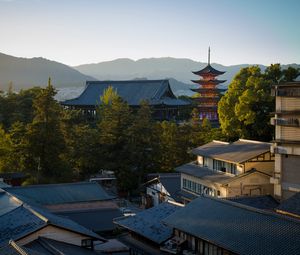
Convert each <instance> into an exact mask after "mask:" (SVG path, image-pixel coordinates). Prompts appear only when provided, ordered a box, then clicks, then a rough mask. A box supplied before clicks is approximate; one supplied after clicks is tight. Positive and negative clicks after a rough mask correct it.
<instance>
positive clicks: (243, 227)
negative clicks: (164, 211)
mask: <svg viewBox="0 0 300 255" xmlns="http://www.w3.org/2000/svg"><path fill="white" fill-rule="evenodd" d="M164 222H165V223H167V224H168V225H169V226H171V227H174V228H176V229H179V230H182V231H184V232H186V233H189V234H191V235H194V236H196V237H198V238H200V239H203V240H207V241H209V242H211V243H214V244H216V245H218V246H220V247H223V248H225V249H227V250H230V251H232V252H234V253H237V254H251V255H268V254H272V255H282V254H289V255H296V254H299V251H300V221H299V220H294V219H291V218H288V217H284V216H280V215H278V214H275V213H271V212H266V211H263V210H259V209H255V208H253V207H249V206H245V205H241V204H238V203H234V202H231V201H226V200H221V199H216V198H211V197H199V198H197V199H195V200H193V201H192V202H191V203H189V204H188V205H187V206H186V207H184V208H182V209H181V210H178V211H176V212H175V213H173V214H172V215H170V216H169V217H167V218H166V219H165V220H164Z"/></svg>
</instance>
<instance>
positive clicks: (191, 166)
mask: <svg viewBox="0 0 300 255" xmlns="http://www.w3.org/2000/svg"><path fill="white" fill-rule="evenodd" d="M175 171H176V172H180V173H184V174H188V175H191V176H195V177H199V178H201V179H203V180H206V181H209V182H213V183H220V184H222V183H223V182H226V181H230V180H231V179H232V178H234V175H232V174H229V173H224V172H220V171H213V170H211V169H209V168H207V167H201V166H199V165H197V164H195V163H193V162H191V163H187V164H185V165H182V166H179V167H177V168H176V169H175Z"/></svg>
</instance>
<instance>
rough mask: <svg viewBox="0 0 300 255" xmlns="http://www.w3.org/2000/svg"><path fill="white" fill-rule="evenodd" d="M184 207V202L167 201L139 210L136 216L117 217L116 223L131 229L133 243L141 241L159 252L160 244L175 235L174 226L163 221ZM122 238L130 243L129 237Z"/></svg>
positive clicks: (154, 251) (155, 251)
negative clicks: (171, 226)
mask: <svg viewBox="0 0 300 255" xmlns="http://www.w3.org/2000/svg"><path fill="white" fill-rule="evenodd" d="M182 207H183V205H182V204H179V203H176V202H172V201H167V202H163V203H161V204H159V205H157V206H154V207H151V208H149V209H146V210H144V211H142V212H139V213H137V214H136V215H135V216H128V217H120V218H116V219H115V220H114V223H115V224H117V225H118V226H119V227H121V228H124V229H127V230H128V231H129V233H130V235H131V237H132V238H134V241H131V243H133V244H134V243H136V242H138V241H141V242H142V243H143V244H144V245H146V244H148V245H149V246H148V248H147V249H148V250H150V249H153V254H154V253H159V247H160V244H162V243H163V242H165V241H166V240H168V239H169V238H171V237H172V235H173V231H172V228H170V227H169V226H166V225H165V224H163V222H162V221H163V220H164V219H165V218H167V217H168V216H169V215H171V214H173V213H174V212H176V211H177V210H180V209H181V208H182ZM121 240H122V242H124V243H125V244H127V245H128V243H127V242H128V238H127V239H126V240H124V239H121ZM126 241H127V242H126ZM145 251H147V250H145Z"/></svg>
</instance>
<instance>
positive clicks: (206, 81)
mask: <svg viewBox="0 0 300 255" xmlns="http://www.w3.org/2000/svg"><path fill="white" fill-rule="evenodd" d="M193 73H194V74H196V75H199V76H201V77H202V79H201V78H200V79H199V80H192V82H194V83H196V84H198V85H199V87H198V88H196V89H191V90H192V91H194V92H197V94H196V96H195V97H194V101H195V103H196V105H197V109H198V111H199V118H200V120H203V119H204V118H207V119H209V120H210V122H211V123H212V124H218V102H219V100H220V94H221V92H223V91H225V89H220V88H217V86H218V85H219V84H221V83H223V82H225V81H226V80H218V79H216V77H217V76H219V75H222V74H224V73H225V72H221V71H218V70H216V69H214V68H213V67H212V66H211V65H210V48H209V49H208V64H207V66H206V67H205V68H203V69H201V70H200V71H197V72H193Z"/></svg>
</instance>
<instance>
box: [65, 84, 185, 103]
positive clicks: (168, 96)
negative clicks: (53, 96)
mask: <svg viewBox="0 0 300 255" xmlns="http://www.w3.org/2000/svg"><path fill="white" fill-rule="evenodd" d="M109 86H111V87H113V88H114V89H115V90H116V91H117V93H118V95H119V96H120V97H121V98H123V100H125V101H126V102H127V103H128V104H129V105H130V106H138V105H140V103H141V101H143V100H145V101H148V102H149V104H150V105H161V104H165V105H189V104H190V103H189V102H187V101H185V100H181V99H177V98H176V97H175V95H174V94H173V92H172V90H171V88H170V84H169V81H168V80H130V81H87V82H86V88H85V90H84V91H83V93H82V94H81V95H80V96H79V97H77V98H74V99H70V100H66V101H64V102H62V104H63V105H89V106H93V105H97V104H99V103H100V96H102V95H103V92H104V90H106V89H107V88H108V87H109Z"/></svg>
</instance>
